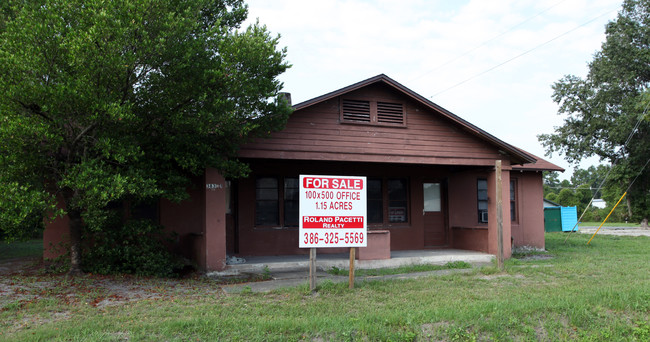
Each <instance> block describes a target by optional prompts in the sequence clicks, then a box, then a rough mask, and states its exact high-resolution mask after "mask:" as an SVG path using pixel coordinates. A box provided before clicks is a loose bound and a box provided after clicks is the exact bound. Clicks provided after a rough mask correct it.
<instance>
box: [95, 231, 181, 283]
mask: <svg viewBox="0 0 650 342" xmlns="http://www.w3.org/2000/svg"><path fill="white" fill-rule="evenodd" d="M109 221H113V222H111V223H107V224H106V225H105V226H104V227H102V228H101V229H97V230H93V231H88V230H87V231H86V233H85V234H87V236H86V238H84V241H90V243H89V245H87V246H85V248H84V255H83V258H82V260H83V267H82V268H83V270H84V272H90V273H99V274H116V273H127V274H135V275H141V276H159V277H174V276H177V275H178V272H179V271H180V270H181V269H182V267H183V263H182V262H181V260H180V258H178V257H177V256H175V255H173V254H172V253H171V252H169V251H168V249H167V247H166V246H165V243H164V242H165V241H166V240H167V241H169V240H171V237H169V236H165V234H164V232H163V229H162V226H160V225H158V224H156V223H155V222H153V221H151V220H146V219H138V220H127V221H126V222H124V223H122V222H119V221H121V220H117V221H118V222H115V221H116V220H109Z"/></svg>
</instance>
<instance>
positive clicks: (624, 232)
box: [578, 227, 650, 236]
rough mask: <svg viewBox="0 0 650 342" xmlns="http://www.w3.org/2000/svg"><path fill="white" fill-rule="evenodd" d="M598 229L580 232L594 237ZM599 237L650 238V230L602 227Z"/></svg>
mask: <svg viewBox="0 0 650 342" xmlns="http://www.w3.org/2000/svg"><path fill="white" fill-rule="evenodd" d="M596 230H598V227H580V230H578V232H580V233H582V234H590V235H593V234H594V233H595V232H596ZM598 235H618V236H650V229H643V228H641V227H602V228H601V229H600V230H599V231H598Z"/></svg>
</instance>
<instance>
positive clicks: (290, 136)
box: [239, 84, 501, 166]
mask: <svg viewBox="0 0 650 342" xmlns="http://www.w3.org/2000/svg"><path fill="white" fill-rule="evenodd" d="M345 98H363V99H381V100H382V101H384V100H385V101H393V102H400V103H404V105H405V108H406V127H405V128H404V127H386V126H378V125H370V124H354V123H340V113H339V103H340V100H341V97H336V98H333V99H331V100H328V101H324V102H321V103H318V104H314V105H313V106H309V107H307V108H304V109H301V110H297V111H296V112H294V113H293V114H292V116H291V118H290V119H289V122H288V123H287V126H286V128H285V129H284V130H282V131H281V132H274V133H272V134H271V137H270V138H268V139H257V140H255V141H253V142H252V143H249V144H247V145H244V146H243V147H242V148H241V150H240V152H239V155H240V156H241V157H244V158H273V159H285V160H286V159H299V160H330V161H355V162H383V163H386V162H387V163H412V164H429V165H435V164H440V165H486V166H490V165H493V164H494V160H495V159H497V158H500V157H501V155H500V154H499V152H498V149H497V148H495V147H494V146H491V145H489V144H487V143H486V142H485V141H483V140H481V139H479V138H477V137H475V136H473V135H471V134H469V133H468V132H467V131H465V130H463V129H462V128H461V127H460V126H458V125H457V124H455V123H452V122H450V121H449V120H447V119H445V118H443V117H442V116H441V115H440V114H439V113H437V112H435V111H433V110H431V109H428V108H425V107H424V106H422V105H421V104H419V103H417V102H416V101H413V100H411V99H410V98H408V97H407V96H405V95H403V94H401V93H399V92H397V91H395V90H394V89H393V88H391V87H389V86H387V85H384V84H373V85H370V86H367V87H364V88H361V89H359V90H356V91H353V92H350V93H348V94H346V95H345Z"/></svg>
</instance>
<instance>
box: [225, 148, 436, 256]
mask: <svg viewBox="0 0 650 342" xmlns="http://www.w3.org/2000/svg"><path fill="white" fill-rule="evenodd" d="M250 163H251V168H252V171H253V172H252V174H251V176H250V177H249V178H246V179H240V180H239V181H238V196H237V198H238V201H237V210H236V211H237V212H238V213H239V215H238V216H239V217H238V219H237V222H238V227H237V230H238V234H239V236H238V239H237V240H238V241H239V245H238V247H239V253H238V254H239V255H242V256H247V255H283V254H306V253H308V250H306V249H302V250H301V249H300V248H298V238H299V237H298V228H297V227H264V228H261V227H255V178H256V177H258V176H285V177H298V175H300V174H322V175H355V176H366V177H369V178H375V177H378V178H379V177H387V178H407V179H408V182H409V189H408V201H409V212H408V215H409V222H408V223H392V224H371V225H369V229H382V230H389V231H390V239H391V242H390V246H391V250H409V249H423V248H425V246H424V239H423V219H422V211H423V193H422V182H423V181H424V180H439V181H441V182H442V183H443V184H444V182H445V180H446V178H447V176H448V174H449V168H447V167H443V166H438V167H428V166H414V165H379V164H366V163H336V162H331V163H326V162H308V161H270V160H266V161H260V160H256V161H250ZM443 196H444V193H443ZM443 210H446V207H445V208H444V209H443ZM447 227H448V226H447ZM448 235H449V234H448ZM447 247H448V245H447ZM341 252H344V250H343V249H336V248H323V249H319V253H341Z"/></svg>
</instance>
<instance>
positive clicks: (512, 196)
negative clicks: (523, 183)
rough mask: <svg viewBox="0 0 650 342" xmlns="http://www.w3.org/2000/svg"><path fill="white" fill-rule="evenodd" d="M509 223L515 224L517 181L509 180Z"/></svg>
mask: <svg viewBox="0 0 650 342" xmlns="http://www.w3.org/2000/svg"><path fill="white" fill-rule="evenodd" d="M510 221H511V222H517V180H516V179H511V180H510Z"/></svg>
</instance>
